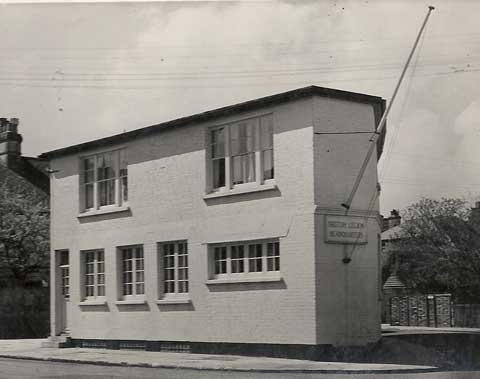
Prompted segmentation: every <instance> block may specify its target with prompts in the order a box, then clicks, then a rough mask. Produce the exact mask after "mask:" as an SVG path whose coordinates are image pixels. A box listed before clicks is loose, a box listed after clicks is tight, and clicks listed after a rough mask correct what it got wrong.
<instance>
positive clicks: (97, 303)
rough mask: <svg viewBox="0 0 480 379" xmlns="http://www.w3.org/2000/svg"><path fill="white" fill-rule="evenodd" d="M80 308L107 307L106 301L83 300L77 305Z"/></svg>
mask: <svg viewBox="0 0 480 379" xmlns="http://www.w3.org/2000/svg"><path fill="white" fill-rule="evenodd" d="M78 305H80V306H81V307H83V306H91V305H94V306H102V305H107V300H83V301H81V302H80V303H78Z"/></svg>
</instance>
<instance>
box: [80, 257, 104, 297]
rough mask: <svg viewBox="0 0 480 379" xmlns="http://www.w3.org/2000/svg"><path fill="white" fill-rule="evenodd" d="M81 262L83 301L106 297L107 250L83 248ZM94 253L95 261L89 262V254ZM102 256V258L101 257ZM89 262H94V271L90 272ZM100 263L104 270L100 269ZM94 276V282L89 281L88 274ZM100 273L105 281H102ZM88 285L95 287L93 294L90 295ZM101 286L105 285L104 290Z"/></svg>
mask: <svg viewBox="0 0 480 379" xmlns="http://www.w3.org/2000/svg"><path fill="white" fill-rule="evenodd" d="M80 253H81V264H82V301H93V300H101V299H105V296H106V290H107V285H106V280H105V277H106V276H105V251H104V250H103V249H94V250H82V251H81V252H80ZM89 254H92V255H93V261H92V262H89V263H87V255H89ZM100 258H101V259H100ZM87 264H92V267H93V272H91V273H88V270H87ZM99 265H102V266H103V271H102V270H100V268H99ZM88 275H91V276H92V277H93V283H92V284H88V283H87V276H88ZM100 275H101V276H102V277H103V283H101V281H100V280H99V279H100ZM87 287H91V288H93V294H91V295H89V294H88V290H87ZM100 287H103V291H100Z"/></svg>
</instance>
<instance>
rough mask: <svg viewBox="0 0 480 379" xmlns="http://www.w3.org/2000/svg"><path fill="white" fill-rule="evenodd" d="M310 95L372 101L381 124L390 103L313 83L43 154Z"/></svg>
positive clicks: (60, 153) (83, 148)
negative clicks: (386, 107)
mask: <svg viewBox="0 0 480 379" xmlns="http://www.w3.org/2000/svg"><path fill="white" fill-rule="evenodd" d="M309 96H322V97H331V98H336V99H342V100H348V101H353V102H357V103H364V104H371V105H373V106H374V111H375V122H376V123H377V124H378V122H379V120H380V118H381V117H382V114H383V112H384V110H385V103H386V102H385V100H384V99H382V98H381V97H378V96H371V95H365V94H361V93H355V92H348V91H342V90H338V89H332V88H325V87H318V86H309V87H303V88H299V89H295V90H291V91H287V92H282V93H279V94H276V95H271V96H266V97H261V98H258V99H255V100H249V101H245V102H243V103H238V104H234V105H229V106H226V107H222V108H217V109H214V110H211V111H206V112H202V113H197V114H194V115H191V116H186V117H181V118H177V119H175V120H171V121H166V122H163V123H160V124H155V125H150V126H146V127H143V128H140V129H135V130H131V131H128V132H125V133H120V134H115V135H113V136H109V137H105V138H100V139H96V140H93V141H88V142H84V143H80V144H77V145H72V146H68V147H63V148H61V149H56V150H51V151H48V152H46V153H43V154H41V155H40V156H39V157H40V158H44V159H51V158H55V157H59V156H63V155H68V154H74V153H79V152H83V151H86V150H90V149H94V148H98V147H102V146H104V145H108V144H113V143H122V142H126V141H128V140H131V139H134V138H136V137H138V136H146V135H149V134H152V133H157V132H159V131H162V130H164V129H168V128H173V127H177V126H183V125H188V124H192V123H198V122H204V121H208V120H212V119H215V118H219V117H225V116H230V115H232V114H235V113H240V112H245V111H250V110H254V109H258V108H263V107H265V106H269V105H275V104H280V103H285V102H288V101H292V100H297V99H302V98H305V97H309ZM384 130H385V129H384ZM384 138H385V133H382V136H380V138H379V139H378V151H379V154H378V157H380V155H381V152H382V150H383V141H384Z"/></svg>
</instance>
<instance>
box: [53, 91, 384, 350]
mask: <svg viewBox="0 0 480 379" xmlns="http://www.w3.org/2000/svg"><path fill="white" fill-rule="evenodd" d="M266 111H273V115H274V121H275V131H274V156H275V180H276V184H277V185H278V191H267V192H256V193H249V194H245V195H236V196H230V197H222V198H215V199H209V200H205V199H204V198H203V196H204V195H205V188H206V164H205V162H206V151H205V146H206V141H207V137H206V134H205V133H206V130H207V128H208V127H209V126H214V125H216V124H221V123H224V122H228V121H231V120H235V119H238V118H243V117H245V116H251V115H255V114H262V113H265V112H266ZM373 127H374V122H373V108H372V107H371V106H367V105H362V104H360V105H359V104H356V103H352V102H344V101H340V100H332V99H325V98H307V99H304V100H298V101H294V102H290V103H285V104H282V105H276V106H274V107H270V108H268V109H267V108H266V109H265V110H263V111H262V112H252V113H250V114H247V113H245V114H242V115H236V116H231V117H228V118H222V119H218V120H216V121H215V122H208V123H203V124H197V125H189V126H183V127H177V128H175V129H171V130H165V131H163V132H160V133H158V134H152V135H148V136H144V137H138V138H137V139H135V140H132V141H130V142H129V143H128V144H126V145H125V146H126V148H127V149H128V156H129V168H128V169H129V174H128V175H129V178H128V180H129V206H130V208H131V215H129V216H128V217H125V215H120V214H112V215H104V216H96V217H95V218H89V219H79V218H77V216H78V214H79V177H78V166H79V156H78V155H69V156H65V157H62V158H57V159H54V160H53V161H52V163H51V166H52V168H54V169H55V170H59V172H57V173H55V174H54V175H55V178H54V179H53V180H52V186H51V187H52V188H51V193H52V215H53V217H52V249H53V250H59V249H69V251H70V272H71V300H70V305H71V307H72V309H71V312H70V315H71V317H70V320H69V329H70V331H71V336H72V337H73V338H95V339H102V338H105V339H136V340H177V341H178V340H185V341H199V342H215V341H221V342H237V343H248V342H250V343H285V344H287V343H288V344H324V343H335V344H338V343H344V342H352V341H353V342H355V343H364V342H368V341H371V340H373V339H375V338H377V336H378V327H379V326H378V325H377V322H378V321H379V320H377V319H376V318H375V317H377V315H376V314H375V312H376V307H377V294H376V290H377V288H376V282H375V283H374V282H373V279H372V278H373V277H376V270H377V269H378V267H376V266H375V264H376V263H375V264H374V261H375V262H376V258H375V254H376V250H374V243H373V241H374V240H375V239H376V226H375V225H376V224H375V223H374V222H373V221H372V222H371V223H370V224H371V225H369V231H370V236H369V244H368V245H367V247H366V248H364V249H363V248H362V249H363V250H365V252H364V251H363V250H362V249H359V251H358V252H356V253H355V256H354V258H353V262H352V263H351V264H350V266H349V270H350V271H349V281H350V286H349V290H348V293H349V295H348V299H349V302H350V305H349V306H350V309H351V314H352V315H356V319H355V320H353V318H352V319H350V321H349V323H348V325H350V326H349V332H348V333H346V331H345V325H344V324H343V323H342V322H341V318H340V319H339V317H338V315H339V314H341V312H342V311H343V308H342V304H343V303H342V302H340V301H339V298H343V297H342V296H344V291H343V288H344V285H343V284H344V278H343V276H342V275H343V270H344V265H343V264H342V263H341V257H340V256H339V251H341V247H340V246H336V245H325V244H324V243H323V242H322V241H323V236H322V233H321V230H322V219H323V218H322V217H323V216H322V215H323V213H322V212H321V211H320V210H321V209H323V208H331V207H336V206H337V203H338V201H339V200H340V199H341V200H342V201H343V196H344V194H345V193H346V191H347V189H349V188H350V187H349V185H350V182H351V180H352V177H353V176H352V175H353V172H354V171H355V169H356V165H358V164H359V161H358V156H359V155H361V154H360V152H359V150H360V149H362V150H363V149H365V145H362V144H361V143H359V142H361V141H362V139H360V138H358V137H351V136H350V137H349V136H347V137H342V138H341V139H340V138H338V137H328V138H323V137H322V138H320V137H317V136H314V134H313V131H314V130H320V129H321V130H323V129H325V130H327V129H329V130H337V129H338V128H343V129H345V128H355V130H357V129H361V128H363V129H370V130H371V129H373ZM364 139H365V138H364ZM117 147H119V146H109V147H107V148H108V149H109V150H110V149H115V148H117ZM329 147H330V151H329V152H328V153H327V152H326V150H325V149H328V148H329ZM314 150H315V153H314ZM87 153H88V154H91V153H95V151H93V150H92V151H88V152H85V154H87ZM367 171H368V175H367V177H366V180H367V182H368V183H367V184H365V185H362V186H361V188H360V195H359V199H358V200H356V201H355V202H354V204H355V207H356V208H358V209H363V208H365V206H364V198H365V196H367V193H369V191H370V190H371V188H373V187H374V186H375V183H376V164H375V162H373V163H372V164H371V165H370V166H369V168H368V170H367ZM318 212H321V213H318ZM315 234H316V235H317V236H316V237H315ZM270 237H271V238H274V237H279V238H280V246H281V253H280V254H281V259H280V261H281V263H280V265H281V275H282V277H283V282H281V283H251V284H225V285H215V286H213V285H207V284H205V281H206V280H207V278H208V277H207V276H208V266H207V263H208V262H207V244H208V243H212V242H218V241H236V240H245V239H258V238H270ZM180 239H186V240H188V247H189V276H190V297H191V300H192V305H191V306H187V305H157V304H156V303H155V301H156V300H157V299H158V298H159V296H161V293H160V291H159V286H158V280H157V278H158V276H157V270H158V262H157V258H158V257H157V251H156V243H157V242H162V241H172V240H180ZM132 244H143V246H144V254H145V266H146V276H147V279H146V298H147V304H146V305H141V306H138V305H128V306H118V305H116V304H115V301H116V300H117V299H118V296H119V294H118V291H117V282H118V280H119V278H117V273H116V269H115V267H116V247H117V246H122V245H132ZM88 249H104V250H105V259H106V262H105V264H106V291H107V293H106V295H107V296H106V297H107V306H106V307H98V306H90V307H80V306H79V302H80V301H81V295H80V293H81V291H80V283H81V278H80V272H81V270H80V251H81V250H88ZM357 257H358V258H357ZM337 258H339V259H337ZM377 313H378V312H377ZM346 334H349V335H350V336H351V337H348V338H347V336H346Z"/></svg>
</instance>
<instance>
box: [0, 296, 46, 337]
mask: <svg viewBox="0 0 480 379" xmlns="http://www.w3.org/2000/svg"><path fill="white" fill-rule="evenodd" d="M49 328H50V327H49V291H48V288H42V287H26V288H23V287H16V288H0V339H10V338H42V337H46V336H48V334H49Z"/></svg>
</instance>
